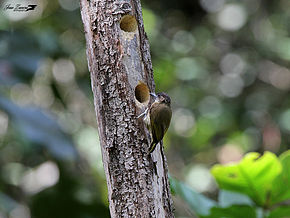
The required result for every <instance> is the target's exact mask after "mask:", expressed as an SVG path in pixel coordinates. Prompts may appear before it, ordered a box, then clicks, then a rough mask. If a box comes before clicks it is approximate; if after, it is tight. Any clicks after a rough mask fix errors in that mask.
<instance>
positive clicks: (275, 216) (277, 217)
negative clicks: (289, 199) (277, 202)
mask: <svg viewBox="0 0 290 218" xmlns="http://www.w3.org/2000/svg"><path fill="white" fill-rule="evenodd" d="M267 218H290V207H289V206H288V207H278V208H276V209H275V210H272V211H271V213H270V214H269V215H268V216H267Z"/></svg>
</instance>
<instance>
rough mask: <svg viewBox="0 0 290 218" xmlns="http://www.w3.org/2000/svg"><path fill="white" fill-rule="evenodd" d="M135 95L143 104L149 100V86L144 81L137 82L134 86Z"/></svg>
mask: <svg viewBox="0 0 290 218" xmlns="http://www.w3.org/2000/svg"><path fill="white" fill-rule="evenodd" d="M135 97H136V99H137V101H138V102H140V103H142V104H145V103H148V102H149V99H150V94H149V88H148V86H147V85H146V84H145V83H142V82H139V84H138V85H137V86H136V88H135Z"/></svg>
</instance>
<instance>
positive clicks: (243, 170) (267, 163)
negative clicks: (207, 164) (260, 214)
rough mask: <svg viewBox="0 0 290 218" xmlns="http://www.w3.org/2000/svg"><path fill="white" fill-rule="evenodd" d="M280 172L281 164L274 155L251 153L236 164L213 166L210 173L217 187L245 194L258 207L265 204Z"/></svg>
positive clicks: (269, 153)
mask: <svg viewBox="0 0 290 218" xmlns="http://www.w3.org/2000/svg"><path fill="white" fill-rule="evenodd" d="M281 171H282V166H281V163H280V162H279V160H278V158H277V157H276V155H275V154H273V153H271V152H265V154H264V155H263V156H261V157H260V154H259V153H255V152H251V153H248V154H247V155H245V157H244V158H243V160H242V161H241V162H240V163H238V164H230V165H226V166H222V165H215V166H214V167H213V168H212V170H211V172H212V174H213V176H214V177H215V179H216V181H217V183H218V185H219V187H220V188H221V189H225V190H232V191H235V192H240V193H243V194H246V195H248V196H250V197H251V198H252V200H253V201H254V202H255V203H256V204H257V205H260V206H263V205H265V204H266V201H267V195H268V194H269V192H270V191H271V189H272V182H273V180H274V179H275V178H276V176H278V175H279V174H280V172H281Z"/></svg>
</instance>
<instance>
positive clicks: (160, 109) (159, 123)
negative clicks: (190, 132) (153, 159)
mask: <svg viewBox="0 0 290 218" xmlns="http://www.w3.org/2000/svg"><path fill="white" fill-rule="evenodd" d="M150 95H151V96H152V97H154V102H153V103H152V104H151V105H150V106H149V107H148V108H147V109H146V110H145V112H144V113H143V114H141V115H139V116H138V117H141V116H144V118H143V120H144V122H145V124H146V126H147V128H148V129H149V131H150V134H151V138H152V142H151V144H150V147H149V151H148V153H149V154H150V153H152V152H153V151H154V150H155V148H156V145H157V144H158V143H159V142H161V140H162V139H163V137H164V135H165V133H166V131H167V130H168V127H169V125H170V121H171V117H172V110H171V99H170V97H169V96H168V95H167V94H166V93H165V92H160V93H157V94H155V93H150Z"/></svg>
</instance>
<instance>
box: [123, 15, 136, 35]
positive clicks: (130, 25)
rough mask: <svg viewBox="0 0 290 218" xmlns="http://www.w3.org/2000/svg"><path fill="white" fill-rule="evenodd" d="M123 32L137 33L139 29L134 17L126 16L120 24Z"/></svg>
mask: <svg viewBox="0 0 290 218" xmlns="http://www.w3.org/2000/svg"><path fill="white" fill-rule="evenodd" d="M120 28H121V30H123V31H125V32H135V31H136V29H137V21H136V19H135V17H134V16H132V15H125V16H123V17H122V19H121V22H120Z"/></svg>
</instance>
